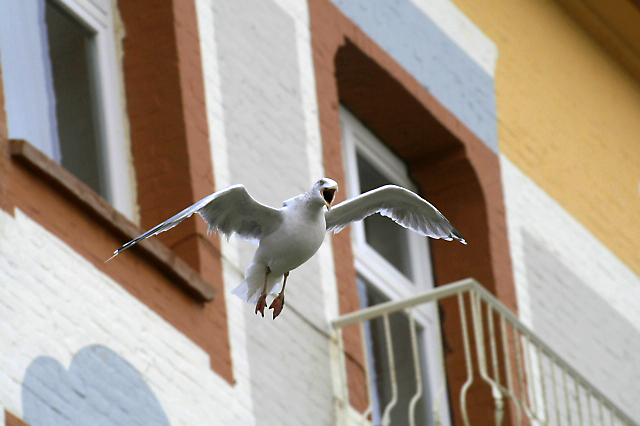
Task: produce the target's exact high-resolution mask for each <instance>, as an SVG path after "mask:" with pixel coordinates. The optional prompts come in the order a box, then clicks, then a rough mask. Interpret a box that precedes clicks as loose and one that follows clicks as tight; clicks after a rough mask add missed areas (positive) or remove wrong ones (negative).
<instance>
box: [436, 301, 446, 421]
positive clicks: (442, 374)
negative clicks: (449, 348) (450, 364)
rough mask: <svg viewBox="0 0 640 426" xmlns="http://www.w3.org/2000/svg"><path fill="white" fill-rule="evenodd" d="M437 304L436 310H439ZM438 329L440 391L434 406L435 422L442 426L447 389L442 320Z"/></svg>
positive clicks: (437, 322)
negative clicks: (441, 408) (442, 405)
mask: <svg viewBox="0 0 640 426" xmlns="http://www.w3.org/2000/svg"><path fill="white" fill-rule="evenodd" d="M437 306H438V305H437V303H436V309H437ZM434 326H435V328H436V336H437V339H438V355H439V356H440V389H438V394H437V396H436V401H435V404H433V420H434V421H435V423H436V426H442V418H441V414H440V412H441V410H440V403H441V401H443V399H444V397H445V390H446V387H447V378H446V376H445V371H446V369H445V368H446V366H445V361H444V349H443V347H442V346H443V345H444V340H443V338H442V326H441V324H440V318H439V317H438V318H437V321H436V324H435V325H434Z"/></svg>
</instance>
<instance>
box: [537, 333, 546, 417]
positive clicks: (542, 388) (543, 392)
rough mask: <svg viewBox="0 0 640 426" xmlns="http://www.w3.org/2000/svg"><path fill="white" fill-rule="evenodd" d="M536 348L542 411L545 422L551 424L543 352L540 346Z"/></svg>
mask: <svg viewBox="0 0 640 426" xmlns="http://www.w3.org/2000/svg"><path fill="white" fill-rule="evenodd" d="M534 347H535V348H536V358H537V359H538V370H539V371H540V394H541V397H542V398H541V401H540V402H541V404H542V413H543V414H544V423H545V424H549V410H548V409H547V390H546V386H545V384H544V369H543V366H542V355H543V354H542V352H541V351H540V346H538V345H534Z"/></svg>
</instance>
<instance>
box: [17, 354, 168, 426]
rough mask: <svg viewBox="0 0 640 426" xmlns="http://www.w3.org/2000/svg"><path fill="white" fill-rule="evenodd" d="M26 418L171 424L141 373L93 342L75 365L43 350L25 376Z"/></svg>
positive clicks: (77, 422) (58, 422)
mask: <svg viewBox="0 0 640 426" xmlns="http://www.w3.org/2000/svg"><path fill="white" fill-rule="evenodd" d="M22 408H23V413H24V421H25V422H27V423H28V424H30V425H34V426H37V425H88V424H90V425H167V426H168V425H169V420H168V419H167V416H166V414H165V413H164V410H163V409H162V407H161V406H160V403H159V402H158V400H157V398H156V397H155V395H154V394H153V392H152V391H151V388H150V387H149V385H147V383H146V382H145V381H144V380H143V379H142V377H141V376H140V374H139V373H138V372H137V371H136V370H135V369H134V368H133V367H132V366H131V365H130V364H129V363H128V362H127V361H126V360H124V359H123V358H121V357H120V356H119V355H118V354H116V353H115V352H113V351H112V350H111V349H109V348H107V347H105V346H101V345H90V346H87V347H85V348H83V349H81V350H80V351H78V353H77V354H76V355H75V356H74V357H73V360H72V361H71V365H70V367H69V371H67V370H65V369H64V367H63V366H62V365H61V364H60V363H59V362H58V361H56V360H55V359H53V358H50V357H47V356H40V357H38V358H36V359H35V360H34V361H33V362H32V363H31V364H30V365H29V368H27V371H26V373H25V377H24V380H23V382H22Z"/></svg>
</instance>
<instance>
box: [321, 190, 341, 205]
mask: <svg viewBox="0 0 640 426" xmlns="http://www.w3.org/2000/svg"><path fill="white" fill-rule="evenodd" d="M336 192H338V186H337V185H336V186H332V187H330V188H325V189H323V190H322V198H324V204H325V205H326V206H327V210H331V205H332V204H333V200H335V198H336Z"/></svg>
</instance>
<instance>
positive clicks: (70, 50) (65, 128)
mask: <svg viewBox="0 0 640 426" xmlns="http://www.w3.org/2000/svg"><path fill="white" fill-rule="evenodd" d="M45 20H46V24H47V37H48V41H49V57H50V59H51V72H52V75H53V86H54V91H55V98H56V99H55V102H56V118H57V125H58V136H59V139H60V153H61V164H62V166H63V167H65V168H66V169H67V170H69V171H70V172H71V173H73V174H74V175H75V176H76V177H78V178H79V179H80V180H81V181H83V182H84V183H86V184H87V185H88V186H90V187H91V188H92V189H94V190H95V191H96V192H98V193H99V194H101V195H102V196H105V198H106V195H107V194H106V188H105V187H106V185H105V183H104V178H103V176H104V171H103V164H102V151H101V144H100V135H99V132H98V128H99V126H98V120H97V117H98V114H97V111H96V99H95V90H94V89H95V88H94V85H95V80H94V75H93V74H94V73H93V71H92V55H91V45H92V44H91V38H92V35H91V34H90V33H89V32H88V31H87V30H86V29H85V28H84V27H83V26H82V25H81V24H80V23H79V22H78V21H77V20H76V19H74V18H73V17H72V16H70V15H69V14H68V13H66V12H65V11H63V10H61V9H60V8H59V7H58V6H56V5H54V4H50V3H49V2H47V3H46V12H45Z"/></svg>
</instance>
